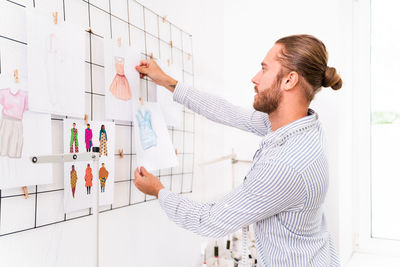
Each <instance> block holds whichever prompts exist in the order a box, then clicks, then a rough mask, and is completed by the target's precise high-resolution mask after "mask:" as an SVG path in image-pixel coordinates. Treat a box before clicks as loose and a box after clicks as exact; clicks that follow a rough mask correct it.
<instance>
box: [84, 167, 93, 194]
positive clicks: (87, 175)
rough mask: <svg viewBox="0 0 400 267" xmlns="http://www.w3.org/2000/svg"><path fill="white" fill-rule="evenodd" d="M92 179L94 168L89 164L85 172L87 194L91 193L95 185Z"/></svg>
mask: <svg viewBox="0 0 400 267" xmlns="http://www.w3.org/2000/svg"><path fill="white" fill-rule="evenodd" d="M92 180H93V174H92V168H90V164H88V165H87V167H86V172H85V181H86V183H85V186H86V194H88V195H90V191H91V189H92V185H93V183H92Z"/></svg>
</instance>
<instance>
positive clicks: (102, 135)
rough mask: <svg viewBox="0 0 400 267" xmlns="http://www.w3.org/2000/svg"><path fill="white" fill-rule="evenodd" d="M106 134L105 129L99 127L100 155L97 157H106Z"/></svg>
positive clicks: (102, 126)
mask: <svg viewBox="0 0 400 267" xmlns="http://www.w3.org/2000/svg"><path fill="white" fill-rule="evenodd" d="M107 140H108V139H107V132H106V127H105V126H104V124H103V125H101V129H100V134H99V141H100V155H99V157H101V155H102V154H104V155H105V156H108V153H107Z"/></svg>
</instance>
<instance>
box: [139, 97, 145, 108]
mask: <svg viewBox="0 0 400 267" xmlns="http://www.w3.org/2000/svg"><path fill="white" fill-rule="evenodd" d="M139 102H140V104H141V105H142V106H143V105H144V103H143V98H141V97H139Z"/></svg>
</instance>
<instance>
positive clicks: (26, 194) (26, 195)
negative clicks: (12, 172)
mask: <svg viewBox="0 0 400 267" xmlns="http://www.w3.org/2000/svg"><path fill="white" fill-rule="evenodd" d="M22 191H23V192H24V198H25V199H28V197H29V193H28V188H27V187H26V186H23V187H22Z"/></svg>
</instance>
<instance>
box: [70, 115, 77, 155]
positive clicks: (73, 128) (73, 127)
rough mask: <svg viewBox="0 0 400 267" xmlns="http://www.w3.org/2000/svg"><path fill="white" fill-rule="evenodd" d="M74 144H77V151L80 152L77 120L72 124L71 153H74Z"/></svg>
mask: <svg viewBox="0 0 400 267" xmlns="http://www.w3.org/2000/svg"><path fill="white" fill-rule="evenodd" d="M73 145H75V153H78V152H79V142H78V129H76V123H75V122H74V123H73V124H72V128H71V141H70V142H69V152H70V153H74V147H73Z"/></svg>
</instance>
